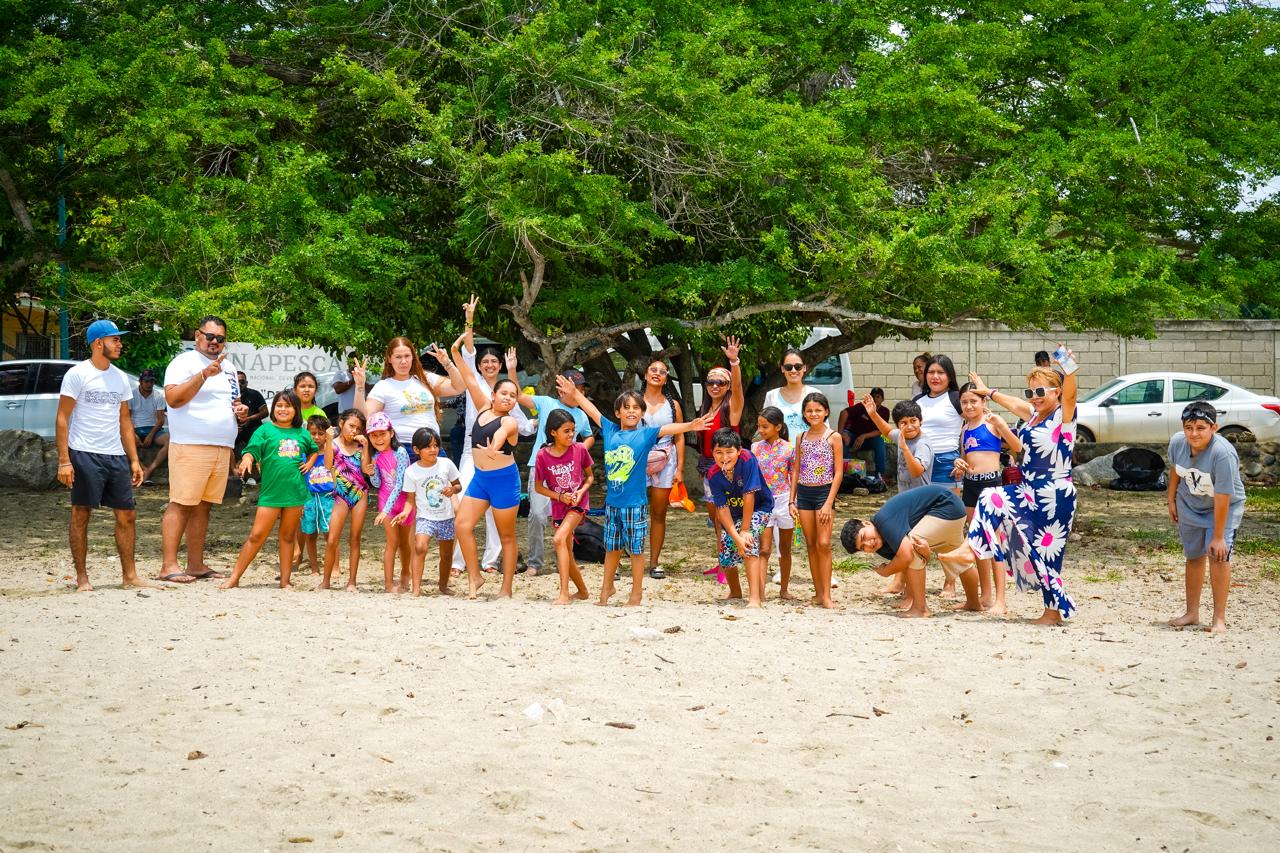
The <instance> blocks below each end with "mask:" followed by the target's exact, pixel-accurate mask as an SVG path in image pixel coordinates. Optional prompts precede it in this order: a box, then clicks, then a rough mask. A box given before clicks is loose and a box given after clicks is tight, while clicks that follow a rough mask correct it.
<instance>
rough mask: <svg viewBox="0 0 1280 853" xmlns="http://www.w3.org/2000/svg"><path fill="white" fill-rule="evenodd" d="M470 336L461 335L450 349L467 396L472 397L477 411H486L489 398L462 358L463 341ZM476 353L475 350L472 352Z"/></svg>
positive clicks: (466, 333) (465, 333)
mask: <svg viewBox="0 0 1280 853" xmlns="http://www.w3.org/2000/svg"><path fill="white" fill-rule="evenodd" d="M469 334H470V332H464V333H463V334H461V335H459V336H458V339H457V340H456V341H454V342H453V346H452V347H450V352H451V353H452V355H453V362H454V365H455V367H456V369H457V371H458V374H459V376H460V378H461V379H462V382H463V384H464V385H465V386H466V388H467V394H468V395H469V396H470V397H471V402H472V403H474V404H475V407H476V408H477V409H485V408H488V406H489V398H488V397H486V396H485V394H484V392H483V391H481V390H480V381H479V380H478V379H476V375H475V373H473V372H472V370H471V366H470V365H469V364H467V360H466V359H465V358H463V357H462V349H461V347H462V346H463V343H464V340H463V339H464V338H466V337H467V336H468V335H469ZM474 351H475V350H474V349H473V350H472V352H474ZM446 369H447V368H446ZM450 375H452V374H450Z"/></svg>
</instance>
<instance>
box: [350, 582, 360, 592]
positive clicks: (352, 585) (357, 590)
mask: <svg viewBox="0 0 1280 853" xmlns="http://www.w3.org/2000/svg"><path fill="white" fill-rule="evenodd" d="M359 591H360V589H359V588H358V587H357V586H356V585H355V584H354V583H349V584H347V592H359Z"/></svg>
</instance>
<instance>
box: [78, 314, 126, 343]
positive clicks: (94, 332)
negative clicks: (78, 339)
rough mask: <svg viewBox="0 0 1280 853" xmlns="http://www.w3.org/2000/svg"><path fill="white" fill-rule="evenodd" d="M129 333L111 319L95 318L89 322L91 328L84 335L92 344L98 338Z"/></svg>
mask: <svg viewBox="0 0 1280 853" xmlns="http://www.w3.org/2000/svg"><path fill="white" fill-rule="evenodd" d="M127 334H129V333H128V332H126V331H123V330H121V328H120V327H119V326H117V325H116V324H115V323H114V322H112V321H111V320H94V321H93V322H92V323H90V324H89V329H88V331H86V332H85V333H84V336H85V340H87V341H88V342H89V344H90V345H92V344H93V342H94V341H96V340H98V338H109V337H111V336H112V335H127Z"/></svg>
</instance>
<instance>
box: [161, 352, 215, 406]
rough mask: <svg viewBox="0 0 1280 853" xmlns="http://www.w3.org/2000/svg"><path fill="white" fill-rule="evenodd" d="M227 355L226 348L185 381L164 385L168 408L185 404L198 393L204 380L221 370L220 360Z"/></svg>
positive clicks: (165, 400)
mask: <svg viewBox="0 0 1280 853" xmlns="http://www.w3.org/2000/svg"><path fill="white" fill-rule="evenodd" d="M226 357H227V353H226V350H223V351H222V353H221V354H219V356H218V357H217V358H215V359H214V360H213V361H211V362H209V363H208V364H206V365H205V366H204V369H203V370H201V371H200V372H199V373H197V374H195V375H194V376H192V377H191V378H190V379H188V380H187V381H186V382H180V383H178V384H177V385H166V386H164V402H165V405H166V406H168V407H169V408H174V407H176V406H185V405H186V404H187V403H190V402H191V398H192V397H194V396H195V395H196V394H197V393H199V391H200V388H201V387H203V386H204V381H205V380H206V379H208V378H210V377H211V376H217V375H218V374H219V373H221V372H222V360H223V359H224V358H226Z"/></svg>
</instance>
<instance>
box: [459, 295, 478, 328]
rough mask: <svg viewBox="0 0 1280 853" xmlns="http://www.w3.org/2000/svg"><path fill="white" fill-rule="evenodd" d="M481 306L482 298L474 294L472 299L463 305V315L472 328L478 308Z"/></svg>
mask: <svg viewBox="0 0 1280 853" xmlns="http://www.w3.org/2000/svg"><path fill="white" fill-rule="evenodd" d="M479 304H480V297H479V296H476V295H475V294H474V293H473V294H471V298H470V299H468V300H467V301H466V302H464V303H462V313H463V314H465V315H466V318H467V325H468V326H470V325H471V323H472V322H473V321H474V320H475V317H476V306H477V305H479Z"/></svg>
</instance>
